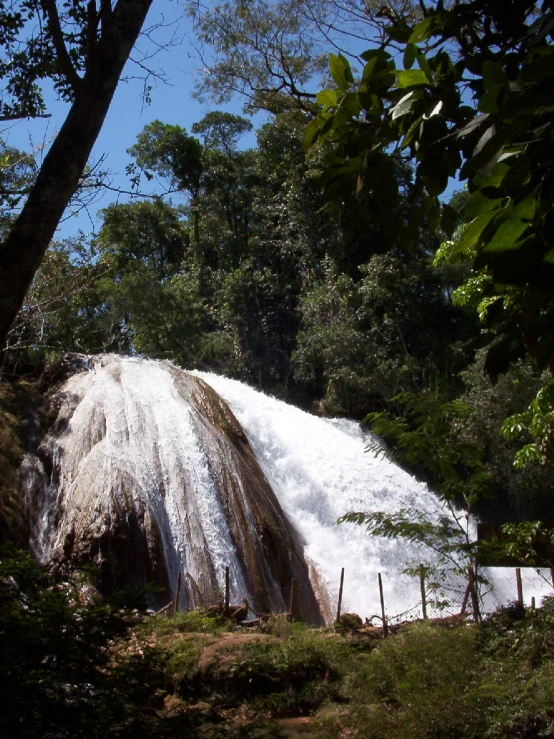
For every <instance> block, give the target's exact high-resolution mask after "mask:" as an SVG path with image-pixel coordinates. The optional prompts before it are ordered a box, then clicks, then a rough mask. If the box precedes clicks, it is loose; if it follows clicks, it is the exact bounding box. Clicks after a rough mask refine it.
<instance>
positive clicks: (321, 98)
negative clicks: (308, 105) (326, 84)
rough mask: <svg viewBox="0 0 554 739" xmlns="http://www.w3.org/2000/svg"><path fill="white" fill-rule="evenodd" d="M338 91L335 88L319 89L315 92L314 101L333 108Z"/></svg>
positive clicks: (324, 106)
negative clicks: (319, 90)
mask: <svg viewBox="0 0 554 739" xmlns="http://www.w3.org/2000/svg"><path fill="white" fill-rule="evenodd" d="M337 100H338V93H337V91H336V90H321V92H318V93H317V96H316V103H317V104H318V105H321V106H322V107H323V108H334V107H335V106H336V104H337Z"/></svg>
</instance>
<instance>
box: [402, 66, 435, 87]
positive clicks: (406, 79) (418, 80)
mask: <svg viewBox="0 0 554 739" xmlns="http://www.w3.org/2000/svg"><path fill="white" fill-rule="evenodd" d="M396 79H397V87H411V86H412V85H425V84H428V82H429V80H428V79H427V76H426V74H425V72H423V71H422V70H421V69H399V70H398V71H397V72H396Z"/></svg>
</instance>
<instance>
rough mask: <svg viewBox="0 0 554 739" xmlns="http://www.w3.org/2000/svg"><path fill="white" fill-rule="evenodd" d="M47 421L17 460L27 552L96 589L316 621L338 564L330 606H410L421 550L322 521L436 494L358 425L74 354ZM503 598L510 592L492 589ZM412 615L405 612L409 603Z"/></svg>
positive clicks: (432, 511) (425, 500)
mask: <svg viewBox="0 0 554 739" xmlns="http://www.w3.org/2000/svg"><path fill="white" fill-rule="evenodd" d="M49 418H50V421H51V422H50V425H49V427H48V428H47V429H46V431H45V433H44V435H43V436H42V438H41V439H39V440H37V441H36V443H35V446H34V448H33V449H32V450H31V452H30V453H29V455H28V456H27V458H26V460H25V462H24V464H23V466H22V468H21V480H22V489H23V493H24V496H25V500H26V508H27V511H28V516H29V528H30V531H31V546H32V548H33V550H34V551H35V553H36V554H37V556H38V557H39V559H40V560H41V561H43V562H45V563H54V564H57V566H59V567H61V568H64V567H67V566H69V565H71V564H72V563H84V564H92V565H94V566H95V567H96V569H97V571H98V582H99V588H100V589H101V590H102V591H103V592H106V593H109V592H110V591H111V590H112V589H114V588H116V589H117V588H124V587H129V586H134V587H143V586H146V585H147V584H148V583H154V584H155V585H156V586H157V587H158V594H157V595H153V596H152V598H153V604H154V605H163V604H164V603H167V602H168V601H169V600H170V599H171V598H174V597H175V589H176V583H177V579H178V576H179V574H180V575H181V579H182V582H183V584H184V586H183V588H182V591H181V596H180V602H179V607H180V608H183V609H186V608H191V607H195V606H200V605H208V604H210V603H213V602H215V601H217V600H219V599H221V597H222V591H223V587H224V582H225V568H226V567H227V566H229V568H230V575H231V598H232V600H233V601H234V602H238V601H239V600H240V599H241V598H242V597H243V596H246V597H247V598H248V600H249V602H250V604H251V606H252V607H253V608H254V610H256V611H282V610H285V609H286V608H287V606H288V603H289V595H290V588H291V583H292V580H293V579H294V580H296V582H297V591H296V598H295V603H294V610H295V614H296V615H297V616H298V617H300V618H302V619H304V620H306V621H308V622H311V623H315V624H318V623H322V622H323V621H327V622H330V621H332V619H333V615H334V609H335V608H336V603H337V595H338V588H339V578H340V572H341V569H342V568H343V567H344V569H345V587H344V593H343V608H342V610H343V612H347V611H354V612H357V613H360V614H362V615H363V616H368V615H373V614H377V613H379V612H380V610H379V609H380V606H379V594H378V590H377V574H378V573H381V575H382V581H383V585H384V595H385V602H386V605H387V613H388V614H391V615H398V614H402V613H404V612H409V611H411V615H416V616H417V615H419V613H420V611H419V607H418V603H419V599H420V598H419V585H418V583H415V582H414V581H413V579H412V578H409V577H408V576H406V575H403V574H402V570H403V568H404V566H405V564H406V563H407V562H409V561H411V562H416V563H417V562H420V561H425V560H426V559H427V558H428V554H429V552H427V551H425V550H421V549H420V548H418V547H417V546H415V545H407V544H406V543H405V542H402V541H392V540H388V539H382V538H377V537H371V536H368V535H367V534H366V533H365V531H364V529H363V527H359V526H355V525H353V524H341V525H340V526H337V525H335V522H336V520H337V519H338V518H339V517H340V516H342V515H344V514H345V513H347V512H348V511H377V510H379V511H385V512H389V513H393V512H396V511H398V510H399V509H401V508H417V509H418V510H420V511H421V512H423V513H424V514H425V515H426V516H427V517H429V518H430V519H431V520H432V519H436V518H437V516H439V515H443V514H444V510H443V508H442V506H441V504H440V502H439V501H438V499H437V498H436V497H435V496H434V495H433V494H432V493H431V492H430V491H429V490H428V489H427V487H426V486H425V485H423V484H422V483H420V482H418V481H417V480H415V479H414V478H413V477H411V476H410V475H409V474H407V473H406V472H404V471H403V470H401V469H400V468H399V467H398V466H397V465H395V464H393V463H392V462H391V461H389V460H388V459H387V458H386V457H385V456H383V455H380V456H377V457H376V456H375V455H373V454H371V453H367V451H366V447H367V444H368V441H369V440H370V439H371V437H370V435H369V434H368V433H367V432H366V431H364V430H362V428H361V427H360V425H359V424H356V423H354V422H351V421H347V420H327V419H322V418H317V417H315V416H312V415H310V414H309V413H305V412H303V411H301V410H299V409H298V408H295V407H293V406H290V405H287V404H286V403H283V402H281V401H278V400H276V399H274V398H271V397H268V396H265V395H263V394H262V393H259V392H257V391H255V390H253V389H252V388H249V387H248V386H246V385H244V384H242V383H240V382H237V381H234V380H229V379H226V378H223V377H218V376H216V375H213V374H208V373H199V372H193V373H188V372H184V371H183V370H180V369H178V368H176V367H174V366H173V365H171V364H169V363H164V362H158V361H153V360H146V359H140V358H121V357H118V356H115V355H101V356H97V357H90V358H81V360H80V361H79V362H77V363H76V365H75V367H74V369H73V373H72V374H71V375H70V376H69V378H68V379H67V380H66V381H65V382H64V383H63V384H62V385H61V386H60V387H59V388H58V389H57V390H56V392H54V394H53V395H52V397H51V399H50V409H49ZM504 599H505V600H506V599H507V600H509V599H513V598H510V597H505V598H504ZM414 609H415V612H414Z"/></svg>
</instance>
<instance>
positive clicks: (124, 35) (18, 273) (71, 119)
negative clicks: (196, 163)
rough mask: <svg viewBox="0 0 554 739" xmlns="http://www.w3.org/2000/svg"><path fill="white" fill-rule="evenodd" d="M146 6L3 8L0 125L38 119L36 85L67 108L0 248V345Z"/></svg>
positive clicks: (36, 0)
mask: <svg viewBox="0 0 554 739" xmlns="http://www.w3.org/2000/svg"><path fill="white" fill-rule="evenodd" d="M151 2H152V0H117V2H116V3H115V5H114V6H113V7H112V4H111V2H110V1H109V0H102V1H101V3H100V6H99V7H97V6H96V3H95V2H89V3H85V2H83V1H81V0H73V1H72V2H71V3H69V4H64V5H61V6H60V7H58V5H57V4H56V2H55V0H31V2H19V3H16V4H13V5H11V6H9V8H8V9H5V8H3V9H2V12H1V17H0V20H1V21H2V28H3V33H2V35H1V37H0V46H1V48H2V52H3V58H4V59H5V60H6V61H2V64H1V65H0V73H1V74H2V75H3V76H4V78H5V80H6V84H5V96H4V99H3V100H2V102H1V104H0V112H1V114H2V115H3V117H4V119H6V118H23V117H29V116H30V117H34V116H37V115H42V114H43V112H44V101H43V98H42V94H41V91H40V87H39V85H38V81H39V80H43V79H49V80H52V82H53V84H54V87H55V89H56V90H57V91H58V93H59V94H60V96H61V97H62V99H64V100H66V101H68V102H70V103H71V108H70V110H69V113H68V115H67V118H66V120H65V122H64V124H63V126H62V128H61V129H60V132H59V133H58V135H57V136H56V138H55V140H54V141H53V143H52V146H51V147H50V149H49V151H48V153H47V155H46V156H45V158H44V160H43V162H42V165H41V167H40V169H39V171H38V173H37V176H36V178H35V179H34V182H33V185H32V186H31V188H30V191H29V193H28V195H27V198H26V200H25V204H24V206H23V208H22V210H21V213H20V214H19V216H18V217H17V218H16V220H15V221H14V223H13V224H12V225H11V227H10V229H9V231H8V232H7V233H6V235H5V237H4V239H3V240H2V242H1V244H0V345H2V346H3V345H4V341H5V338H6V335H7V333H8V331H9V329H10V326H11V324H12V322H13V320H14V319H15V316H16V315H17V312H18V310H19V309H20V307H21V305H22V304H23V301H24V298H25V293H26V292H27V290H28V288H29V286H30V284H31V282H32V279H33V277H34V275H35V273H36V271H37V269H38V267H39V265H40V263H41V260H42V258H43V256H44V254H45V252H46V249H47V247H48V244H49V243H50V241H51V239H52V237H53V235H54V232H55V230H56V228H57V226H58V223H59V221H60V218H61V217H62V214H63V212H64V210H65V208H66V206H67V204H68V203H69V201H70V199H71V197H72V195H73V193H74V192H75V190H76V188H77V187H78V185H79V181H80V179H81V177H82V175H83V172H84V171H85V168H86V164H87V161H88V158H89V155H90V152H91V150H92V147H93V145H94V142H95V141H96V138H97V136H98V134H99V132H100V129H101V127H102V124H103V122H104V118H105V116H106V113H107V111H108V108H109V106H110V103H111V100H112V97H113V95H114V92H115V89H116V87H117V84H118V81H119V78H120V76H121V73H122V71H123V67H124V65H125V63H126V62H127V60H128V58H129V55H130V53H131V50H132V48H133V46H134V44H135V41H136V39H137V37H138V35H139V33H140V31H141V28H142V26H143V23H144V20H145V18H146V14H147V13H148V10H149V8H150V5H151Z"/></svg>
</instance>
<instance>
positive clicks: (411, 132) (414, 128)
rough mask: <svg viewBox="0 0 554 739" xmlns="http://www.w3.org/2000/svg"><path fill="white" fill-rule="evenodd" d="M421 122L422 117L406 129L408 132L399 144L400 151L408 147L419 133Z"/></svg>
mask: <svg viewBox="0 0 554 739" xmlns="http://www.w3.org/2000/svg"><path fill="white" fill-rule="evenodd" d="M422 121H423V116H420V117H419V118H418V119H417V120H416V121H414V122H413V123H412V125H411V126H410V128H409V129H408V132H407V133H406V135H405V136H404V138H403V139H402V143H401V144H400V148H401V149H405V148H406V147H407V146H409V145H410V144H411V143H412V141H413V140H414V138H415V136H416V135H417V134H418V132H419V128H420V125H421V123H422Z"/></svg>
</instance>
